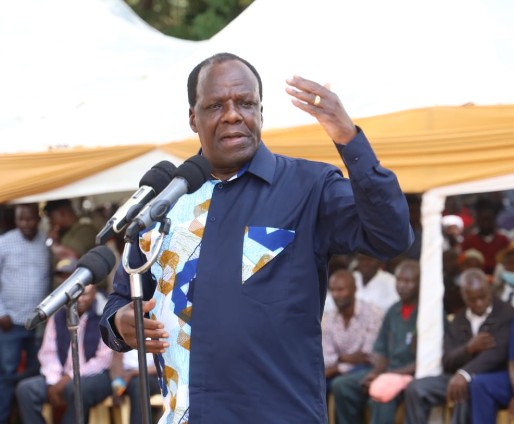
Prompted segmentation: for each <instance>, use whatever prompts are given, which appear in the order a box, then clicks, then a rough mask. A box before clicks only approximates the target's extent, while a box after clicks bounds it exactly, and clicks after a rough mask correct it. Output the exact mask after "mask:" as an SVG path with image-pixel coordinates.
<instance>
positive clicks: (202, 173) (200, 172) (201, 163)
mask: <svg viewBox="0 0 514 424" xmlns="http://www.w3.org/2000/svg"><path fill="white" fill-rule="evenodd" d="M211 172H212V167H211V164H210V163H209V161H208V160H207V158H206V157H205V156H202V155H196V156H192V157H190V158H189V159H187V160H186V161H185V162H184V163H183V164H182V165H180V166H179V167H178V168H177V170H176V171H175V177H182V178H184V179H185V180H186V181H187V193H188V194H190V193H193V192H195V191H196V190H198V189H199V188H200V187H201V186H202V185H203V183H205V181H207V180H208V179H209V177H210V176H211Z"/></svg>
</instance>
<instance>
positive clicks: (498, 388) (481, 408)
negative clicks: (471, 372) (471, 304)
mask: <svg viewBox="0 0 514 424" xmlns="http://www.w3.org/2000/svg"><path fill="white" fill-rule="evenodd" d="M513 386H514V325H513V326H512V327H511V331H510V338H509V362H508V366H507V369H506V370H502V371H495V372H488V373H483V374H477V375H475V376H474V377H473V379H472V380H471V383H470V384H469V391H470V395H471V402H470V404H471V422H472V423H473V424H482V423H483V424H488V423H495V422H496V414H497V413H498V410H499V409H503V408H508V409H509V415H510V416H511V418H514V393H513V391H512V387H513Z"/></svg>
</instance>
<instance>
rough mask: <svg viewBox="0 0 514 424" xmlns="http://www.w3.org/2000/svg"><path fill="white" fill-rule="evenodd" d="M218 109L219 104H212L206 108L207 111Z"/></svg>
mask: <svg viewBox="0 0 514 424" xmlns="http://www.w3.org/2000/svg"><path fill="white" fill-rule="evenodd" d="M220 107H221V103H213V104H212V105H209V106H207V109H210V110H216V109H219V108H220Z"/></svg>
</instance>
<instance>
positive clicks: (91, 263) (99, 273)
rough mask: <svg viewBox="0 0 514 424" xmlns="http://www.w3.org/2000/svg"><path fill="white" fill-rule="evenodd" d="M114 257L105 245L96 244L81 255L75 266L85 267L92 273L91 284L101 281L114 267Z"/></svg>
mask: <svg viewBox="0 0 514 424" xmlns="http://www.w3.org/2000/svg"><path fill="white" fill-rule="evenodd" d="M115 263H116V258H115V256H114V253H112V251H111V249H109V248H108V247H107V246H96V247H93V248H92V249H91V250H90V251H88V252H87V253H86V254H85V255H83V256H82V257H81V258H80V259H79V260H78V262H77V268H80V267H81V268H86V269H88V270H89V271H90V272H91V274H93V281H92V284H96V283H99V282H100V281H102V280H103V279H104V278H105V277H107V275H108V274H109V272H111V271H112V269H113V268H114V264H115Z"/></svg>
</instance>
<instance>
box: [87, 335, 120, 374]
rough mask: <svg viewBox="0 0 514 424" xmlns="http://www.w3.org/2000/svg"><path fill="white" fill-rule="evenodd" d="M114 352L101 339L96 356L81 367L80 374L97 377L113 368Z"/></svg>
mask: <svg viewBox="0 0 514 424" xmlns="http://www.w3.org/2000/svg"><path fill="white" fill-rule="evenodd" d="M111 363H112V350H111V349H110V348H109V347H108V346H107V345H106V344H105V343H104V342H103V341H102V340H101V339H100V340H99V342H98V348H97V349H96V355H95V356H93V357H92V358H91V359H90V360H89V361H87V362H86V363H85V364H83V365H82V366H81V369H80V374H82V375H95V374H99V373H101V372H103V371H105V370H108V369H109V368H110V367H111Z"/></svg>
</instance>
